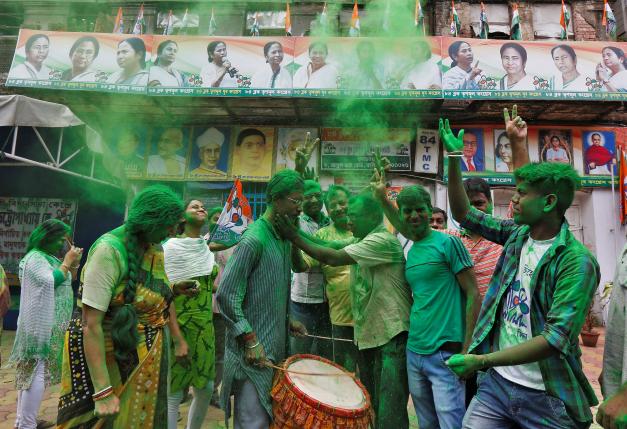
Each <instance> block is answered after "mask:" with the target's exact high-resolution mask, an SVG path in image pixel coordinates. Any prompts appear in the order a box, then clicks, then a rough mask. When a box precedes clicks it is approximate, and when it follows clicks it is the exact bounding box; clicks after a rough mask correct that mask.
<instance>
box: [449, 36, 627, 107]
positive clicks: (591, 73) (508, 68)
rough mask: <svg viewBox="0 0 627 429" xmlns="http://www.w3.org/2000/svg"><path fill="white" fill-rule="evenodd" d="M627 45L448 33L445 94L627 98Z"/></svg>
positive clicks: (548, 97) (465, 95) (462, 95)
mask: <svg viewBox="0 0 627 429" xmlns="http://www.w3.org/2000/svg"><path fill="white" fill-rule="evenodd" d="M626 48H627V44H625V43H617V42H556V41H542V42H527V41H504V40H484V39H458V38H449V37H443V38H442V63H441V68H442V88H443V97H444V98H464V99H477V98H490V99H495V98H506V99H517V100H521V99H534V100H537V99H562V100H626V99H627V70H625V66H624V65H621V63H622V62H624V56H625V49H626ZM621 58H622V59H621Z"/></svg>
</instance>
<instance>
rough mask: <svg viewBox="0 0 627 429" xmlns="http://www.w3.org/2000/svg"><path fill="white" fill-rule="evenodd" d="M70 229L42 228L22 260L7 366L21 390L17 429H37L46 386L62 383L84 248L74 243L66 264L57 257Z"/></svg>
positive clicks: (50, 223) (48, 224) (54, 223)
mask: <svg viewBox="0 0 627 429" xmlns="http://www.w3.org/2000/svg"><path fill="white" fill-rule="evenodd" d="M69 235H70V227H69V226H68V225H66V224H65V223H63V222H61V221H60V220H57V219H49V220H47V221H45V222H43V223H42V224H41V225H39V226H38V227H37V228H35V230H34V231H33V232H32V234H31V235H30V237H29V239H28V245H27V248H26V256H24V258H23V259H22V260H21V261H20V265H19V277H20V284H21V292H20V317H19V319H18V322H17V333H16V336H15V342H14V343H13V350H12V351H11V356H10V357H9V364H10V365H12V366H15V368H16V373H15V385H16V388H17V390H18V396H17V418H16V420H15V427H17V428H19V429H31V428H32V429H34V428H35V427H37V413H38V412H39V406H40V405H41V401H42V399H43V395H44V390H45V389H46V387H48V386H50V385H52V384H56V383H58V382H59V379H60V376H61V353H62V351H63V337H64V335H65V329H66V328H67V324H68V321H69V320H70V316H71V315H72V306H73V304H74V296H73V293H72V285H71V282H72V277H73V276H75V275H76V269H77V268H78V264H79V263H80V259H81V256H82V254H83V249H80V248H78V247H74V246H72V245H70V248H69V250H68V251H67V252H66V253H65V257H64V258H63V261H61V260H59V259H58V258H57V255H58V254H59V253H60V252H61V251H62V250H63V248H64V247H65V246H66V244H69V243H71V241H70V239H69Z"/></svg>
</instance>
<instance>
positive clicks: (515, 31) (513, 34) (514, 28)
mask: <svg viewBox="0 0 627 429" xmlns="http://www.w3.org/2000/svg"><path fill="white" fill-rule="evenodd" d="M509 38H510V39H512V40H522V32H521V31H520V15H518V5H517V4H514V10H513V11H512V23H511V25H510V35H509Z"/></svg>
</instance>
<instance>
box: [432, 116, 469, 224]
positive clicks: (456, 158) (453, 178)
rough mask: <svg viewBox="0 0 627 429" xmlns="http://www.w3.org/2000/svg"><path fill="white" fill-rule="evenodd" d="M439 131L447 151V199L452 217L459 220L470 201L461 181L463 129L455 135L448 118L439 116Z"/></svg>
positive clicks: (465, 212) (463, 217) (464, 216)
mask: <svg viewBox="0 0 627 429" xmlns="http://www.w3.org/2000/svg"><path fill="white" fill-rule="evenodd" d="M439 132H440V139H441V140H442V142H443V144H444V147H445V148H446V151H447V152H448V155H447V156H448V201H449V204H450V206H451V213H452V214H453V217H454V218H455V220H457V221H458V222H460V221H462V220H464V219H465V218H466V215H467V214H468V210H469V209H470V201H469V200H468V196H467V195H466V191H465V190H464V184H463V182H462V167H461V156H462V149H463V148H464V130H460V131H459V133H458V134H457V136H455V134H453V131H451V126H450V124H449V122H448V119H446V120H442V118H440V123H439Z"/></svg>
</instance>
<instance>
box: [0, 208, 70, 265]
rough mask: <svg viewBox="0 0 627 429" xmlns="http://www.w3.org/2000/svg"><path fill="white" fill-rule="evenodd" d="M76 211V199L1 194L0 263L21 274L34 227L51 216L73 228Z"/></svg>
mask: <svg viewBox="0 0 627 429" xmlns="http://www.w3.org/2000/svg"><path fill="white" fill-rule="evenodd" d="M76 210H77V202H76V201H75V200H65V199H58V198H12V197H0V226H2V228H0V265H2V266H3V267H4V269H5V271H6V272H7V273H12V274H17V272H18V265H19V262H20V259H22V258H23V257H24V255H25V253H26V246H27V244H28V237H29V236H30V234H31V233H32V232H33V230H34V229H35V228H36V227H37V226H38V225H39V224H41V223H42V222H43V221H45V220H48V219H59V220H61V221H63V222H65V223H66V224H68V225H69V226H70V227H72V230H73V229H74V222H75V220H76Z"/></svg>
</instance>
